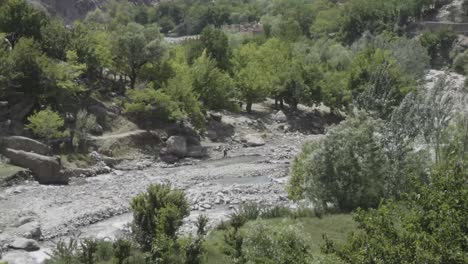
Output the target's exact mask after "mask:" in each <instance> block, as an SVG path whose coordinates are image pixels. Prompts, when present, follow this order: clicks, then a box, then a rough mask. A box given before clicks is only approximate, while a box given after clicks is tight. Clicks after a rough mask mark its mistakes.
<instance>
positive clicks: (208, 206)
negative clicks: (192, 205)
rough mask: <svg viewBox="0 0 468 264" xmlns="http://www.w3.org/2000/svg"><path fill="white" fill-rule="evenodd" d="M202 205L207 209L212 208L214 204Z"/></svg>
mask: <svg viewBox="0 0 468 264" xmlns="http://www.w3.org/2000/svg"><path fill="white" fill-rule="evenodd" d="M201 207H202V208H205V209H211V207H212V206H211V204H208V203H206V204H203V205H202V206H201Z"/></svg>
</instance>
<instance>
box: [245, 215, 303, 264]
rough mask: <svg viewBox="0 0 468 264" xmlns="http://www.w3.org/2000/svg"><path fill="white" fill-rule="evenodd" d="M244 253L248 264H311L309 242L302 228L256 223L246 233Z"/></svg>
mask: <svg viewBox="0 0 468 264" xmlns="http://www.w3.org/2000/svg"><path fill="white" fill-rule="evenodd" d="M242 253H243V256H244V258H245V260H246V263H283V264H286V263H311V261H312V254H311V249H310V246H309V242H308V241H307V239H306V238H305V237H304V235H303V232H302V231H301V230H300V227H297V226H290V225H280V226H269V225H266V224H264V223H262V222H261V221H258V222H255V223H254V224H253V225H251V226H249V227H248V228H247V230H246V231H245V237H244V243H243V245H242Z"/></svg>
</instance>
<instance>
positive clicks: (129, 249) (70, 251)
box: [45, 239, 145, 264]
mask: <svg viewBox="0 0 468 264" xmlns="http://www.w3.org/2000/svg"><path fill="white" fill-rule="evenodd" d="M49 256H50V259H47V260H46V261H45V263H46V264H109V263H116V264H129V263H132V264H140V263H141V264H143V263H145V256H144V254H142V253H141V252H140V251H139V250H138V249H136V248H134V246H133V245H132V244H131V243H130V242H129V241H127V240H124V239H118V240H117V241H115V242H112V241H105V240H96V239H83V240H81V241H77V240H75V239H70V240H69V241H68V242H65V241H59V242H58V243H57V245H56V247H55V248H53V249H52V252H51V254H49Z"/></svg>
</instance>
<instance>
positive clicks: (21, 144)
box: [2, 136, 50, 155]
mask: <svg viewBox="0 0 468 264" xmlns="http://www.w3.org/2000/svg"><path fill="white" fill-rule="evenodd" d="M2 143H3V146H4V147H5V148H9V149H16V150H23V151H27V152H34V153H37V154H40V155H47V154H49V153H50V148H49V147H48V146H47V145H45V144H43V143H41V142H39V141H37V140H34V139H31V138H27V137H21V136H11V137H5V138H4V139H3V142H2Z"/></svg>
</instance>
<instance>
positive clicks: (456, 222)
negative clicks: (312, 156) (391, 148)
mask: <svg viewBox="0 0 468 264" xmlns="http://www.w3.org/2000/svg"><path fill="white" fill-rule="evenodd" d="M467 179H468V174H467V171H466V164H463V163H461V164H460V163H454V162H451V161H450V160H449V161H448V162H447V163H446V164H444V165H442V166H440V167H439V168H437V169H435V170H434V171H433V173H432V175H431V178H430V182H428V183H426V182H420V181H415V182H414V186H415V190H414V192H411V193H409V194H408V195H407V196H406V197H405V198H404V199H403V200H402V201H401V202H394V201H387V202H385V203H383V204H382V205H380V206H379V208H378V209H376V210H370V211H368V212H366V211H358V212H357V214H356V215H355V220H356V221H357V222H358V223H359V229H360V232H356V233H354V234H352V235H351V236H350V237H349V239H348V241H347V243H346V244H345V245H344V246H342V247H339V246H336V245H334V243H333V242H331V241H328V242H327V246H326V248H325V249H326V251H327V252H328V253H333V254H335V255H337V256H338V257H339V258H340V259H342V260H343V261H344V262H345V263H364V264H365V263H390V264H392V263H395V264H396V263H466V262H467V260H468V255H467V244H466V230H467V228H468V226H467V223H468V204H467V201H468V191H467V190H468V186H467V183H468V181H467Z"/></svg>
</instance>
